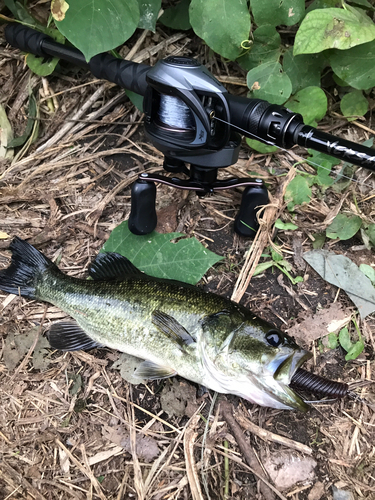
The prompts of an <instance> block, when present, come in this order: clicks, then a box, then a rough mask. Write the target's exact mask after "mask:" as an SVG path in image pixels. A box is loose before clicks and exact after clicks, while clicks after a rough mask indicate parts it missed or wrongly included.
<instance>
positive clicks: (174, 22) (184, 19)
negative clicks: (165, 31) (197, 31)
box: [159, 0, 191, 30]
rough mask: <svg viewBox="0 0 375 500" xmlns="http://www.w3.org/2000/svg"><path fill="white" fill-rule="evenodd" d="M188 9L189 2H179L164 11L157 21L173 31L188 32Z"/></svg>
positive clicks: (189, 25) (188, 0)
mask: <svg viewBox="0 0 375 500" xmlns="http://www.w3.org/2000/svg"><path fill="white" fill-rule="evenodd" d="M189 7H190V0H181V2H179V3H178V4H177V5H172V6H171V7H168V9H165V11H164V14H163V15H162V16H161V17H160V18H159V21H160V22H161V23H163V24H164V26H168V28H172V29H174V30H189V29H190V28H191V24H190V19H189Z"/></svg>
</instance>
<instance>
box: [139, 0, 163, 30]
mask: <svg viewBox="0 0 375 500" xmlns="http://www.w3.org/2000/svg"><path fill="white" fill-rule="evenodd" d="M138 5H139V14H140V18H139V23H138V28H141V29H143V30H151V31H155V25H156V21H157V19H158V14H159V11H160V7H161V0H138Z"/></svg>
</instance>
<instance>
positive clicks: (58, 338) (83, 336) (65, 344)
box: [47, 321, 101, 351]
mask: <svg viewBox="0 0 375 500" xmlns="http://www.w3.org/2000/svg"><path fill="white" fill-rule="evenodd" d="M47 338H48V341H49V343H50V344H51V347H53V348H54V349H59V350H61V351H81V350H82V351H85V350H88V349H93V348H94V347H101V344H98V343H97V342H95V341H94V340H92V339H91V338H90V337H89V336H88V335H87V333H86V332H84V331H83V330H82V328H81V327H80V326H78V325H77V323H73V322H72V321H70V322H63V321H62V322H60V323H55V324H54V325H52V326H51V328H50V329H49V332H48V334H47Z"/></svg>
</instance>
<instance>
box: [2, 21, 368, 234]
mask: <svg viewBox="0 0 375 500" xmlns="http://www.w3.org/2000/svg"><path fill="white" fill-rule="evenodd" d="M5 37H6V40H7V41H8V42H9V43H10V44H11V45H12V46H14V47H17V48H19V49H20V50H22V51H24V52H31V53H32V54H35V55H37V56H41V57H49V56H53V57H59V58H61V59H63V60H66V61H69V62H72V63H74V64H76V65H78V66H81V67H84V68H87V69H89V70H90V71H91V72H92V73H93V74H94V75H95V76H96V77H97V78H102V79H106V80H109V81H111V82H114V83H116V84H118V85H120V86H122V87H124V88H125V89H128V90H131V91H133V92H135V93H138V94H140V95H142V96H144V113H145V132H146V135H147V137H148V139H149V140H150V141H151V142H152V143H153V144H154V145H155V147H156V148H157V149H159V150H160V151H161V152H162V153H163V154H164V157H165V160H164V169H165V170H166V171H167V172H172V173H174V174H178V173H184V174H186V175H187V176H188V179H186V180H184V179H181V178H178V177H166V176H162V175H156V174H155V175H151V174H147V173H143V174H140V176H139V179H138V180H137V181H136V182H135V183H134V185H133V188H132V195H131V201H132V206H131V213H130V217H129V228H130V230H131V231H132V232H133V233H134V234H148V233H150V232H151V231H153V230H154V229H155V227H156V223H157V217H156V211H155V198H156V186H155V183H162V184H166V185H168V186H172V187H175V188H179V189H188V190H193V191H196V193H197V194H198V195H199V196H204V195H205V194H207V193H213V192H215V191H218V190H221V189H228V188H234V187H244V188H245V189H244V191H243V194H242V202H241V207H240V210H239V212H238V214H237V216H236V219H235V223H234V229H235V231H236V232H237V233H238V234H240V235H242V236H254V235H255V233H256V230H257V228H258V223H257V218H256V213H257V210H258V208H259V207H260V206H262V205H265V204H267V203H268V193H267V189H266V188H265V186H264V184H263V182H262V181H261V180H259V179H251V178H230V179H226V180H218V179H217V176H218V170H219V168H225V167H228V166H229V165H232V164H234V163H236V161H237V159H238V154H239V150H240V144H241V136H240V135H239V134H238V132H237V131H240V132H241V134H242V135H245V136H246V137H250V138H253V139H257V140H259V141H261V142H263V143H265V144H269V145H272V146H278V147H281V148H284V149H288V148H291V147H292V146H294V145H295V144H298V145H300V146H304V147H306V148H312V149H315V150H317V151H320V152H323V153H326V154H329V155H331V156H334V157H336V158H339V159H344V160H346V161H349V162H351V163H354V164H356V165H360V166H363V167H365V168H368V169H369V170H373V171H375V150H374V149H371V148H368V147H365V146H362V145H358V144H355V143H353V142H350V141H346V140H344V139H341V138H338V137H335V136H333V135H329V134H326V133H324V132H320V131H318V130H316V129H314V128H313V127H311V126H308V125H305V124H304V123H303V119H302V116H301V115H299V114H297V113H293V112H292V111H290V110H288V109H287V108H285V107H283V106H279V105H276V104H270V103H268V102H267V101H263V100H260V99H247V98H243V97H238V96H233V95H231V94H229V93H228V92H227V90H226V89H225V87H224V86H223V85H221V83H220V82H218V81H217V80H216V78H215V77H214V76H213V75H212V74H211V73H210V72H209V71H208V70H207V69H206V68H205V67H204V66H203V65H201V64H200V63H199V62H198V61H196V60H195V59H192V58H188V57H167V58H166V59H164V60H162V61H159V62H158V63H157V64H156V65H155V66H154V67H152V68H151V67H149V66H146V65H144V64H138V63H134V62H131V61H126V60H122V59H117V58H115V57H113V56H111V55H109V54H99V55H97V56H95V57H93V58H92V59H91V60H90V61H89V62H86V60H85V58H84V56H83V54H82V53H81V52H80V51H78V50H77V49H74V48H69V47H66V46H64V45H62V44H59V43H57V42H55V41H54V40H53V39H52V38H51V37H49V36H47V35H45V34H43V33H40V32H38V31H35V30H33V29H31V28H27V27H25V26H22V25H19V24H15V23H14V24H10V25H8V26H7V27H6V29H5ZM186 164H189V165H190V167H189V168H188V167H187V165H186Z"/></svg>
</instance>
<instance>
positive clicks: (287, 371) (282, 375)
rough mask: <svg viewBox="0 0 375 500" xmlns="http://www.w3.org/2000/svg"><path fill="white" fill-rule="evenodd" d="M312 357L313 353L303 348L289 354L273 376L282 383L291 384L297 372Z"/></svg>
mask: <svg viewBox="0 0 375 500" xmlns="http://www.w3.org/2000/svg"><path fill="white" fill-rule="evenodd" d="M311 357H312V353H311V352H308V351H304V350H301V351H300V352H295V353H293V354H291V355H290V356H288V357H287V358H286V359H285V360H284V361H282V362H281V363H280V365H279V366H278V367H277V369H276V370H275V373H274V375H273V378H274V379H275V380H277V381H278V382H280V383H281V384H285V385H289V384H290V381H291V380H292V377H293V375H294V374H295V372H296V371H297V370H298V368H300V366H302V365H303V363H305V361H307V360H308V359H310V358H311Z"/></svg>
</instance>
